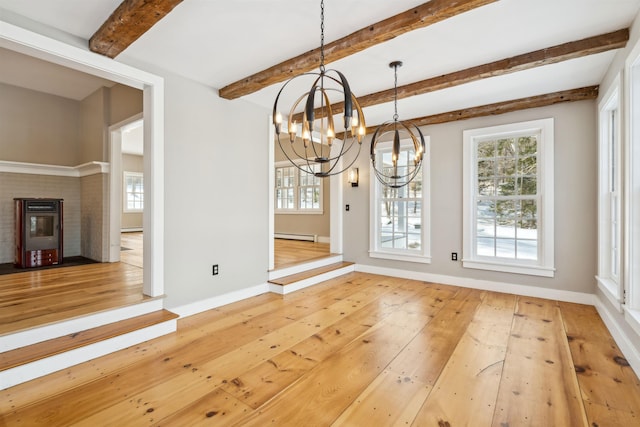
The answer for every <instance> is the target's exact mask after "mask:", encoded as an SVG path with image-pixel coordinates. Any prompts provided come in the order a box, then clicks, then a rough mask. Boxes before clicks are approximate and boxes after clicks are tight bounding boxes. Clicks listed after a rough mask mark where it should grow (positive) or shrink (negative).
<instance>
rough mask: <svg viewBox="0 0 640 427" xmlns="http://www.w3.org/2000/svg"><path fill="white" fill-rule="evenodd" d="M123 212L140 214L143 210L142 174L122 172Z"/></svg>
mask: <svg viewBox="0 0 640 427" xmlns="http://www.w3.org/2000/svg"><path fill="white" fill-rule="evenodd" d="M123 195H124V202H123V205H122V206H123V211H124V212H142V210H143V208H144V182H143V176H142V173H139V172H124V191H123Z"/></svg>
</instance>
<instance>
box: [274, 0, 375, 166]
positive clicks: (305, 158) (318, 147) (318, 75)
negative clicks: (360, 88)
mask: <svg viewBox="0 0 640 427" xmlns="http://www.w3.org/2000/svg"><path fill="white" fill-rule="evenodd" d="M299 78H306V79H309V80H311V82H312V83H311V88H310V89H309V91H308V92H306V93H303V94H302V95H300V96H299V97H298V98H297V100H296V101H295V102H294V103H293V105H292V106H291V108H290V109H289V114H288V118H287V123H286V127H283V123H282V121H283V117H282V114H281V113H280V112H279V110H278V102H279V100H280V97H281V96H282V95H283V91H284V90H285V88H286V87H287V86H288V85H289V84H290V83H292V82H293V81H294V80H296V79H299ZM332 102H333V103H337V102H342V103H343V104H344V117H343V121H342V123H340V125H341V128H340V129H338V130H336V128H335V124H334V120H333V115H334V113H333V109H332V107H331V105H332ZM299 106H303V107H304V110H303V113H302V116H301V117H302V118H301V122H302V123H301V124H298V123H297V121H296V120H295V117H296V112H297V111H298V107H299ZM298 116H299V115H298ZM273 125H274V127H275V133H276V138H277V139H278V145H279V146H280V149H281V150H282V152H283V153H284V155H285V156H286V157H287V159H288V160H289V162H290V163H291V164H292V165H294V166H295V167H297V168H298V169H300V170H301V171H303V172H306V173H309V174H313V175H315V176H318V177H327V176H331V175H337V174H340V173H342V172H344V171H346V170H348V169H349V167H350V166H351V165H353V163H355V161H356V159H357V158H358V154H359V153H360V148H361V146H362V139H363V138H364V135H365V133H366V124H365V119H364V114H363V113H362V109H361V108H360V104H359V103H358V100H357V99H356V97H355V95H353V93H352V92H351V88H350V87H349V82H348V81H347V79H346V77H345V76H344V75H343V74H342V73H341V72H340V71H337V70H333V69H331V70H327V69H325V66H324V0H321V2H320V69H319V71H318V72H308V73H304V74H300V75H298V76H296V77H293V78H291V79H290V80H288V81H287V82H285V84H284V85H283V86H282V88H281V89H280V91H279V92H278V95H277V96H276V100H275V102H274V104H273ZM284 133H287V134H288V135H289V137H288V138H286V137H284V136H283V134H284ZM338 133H341V134H343V135H344V141H342V143H340V144H339V147H337V146H336V147H334V140H335V139H336V135H337V134H338ZM283 140H284V142H283ZM300 140H302V142H301V143H300ZM355 146H357V147H358V148H357V152H356V153H355V155H354V156H353V157H352V158H351V159H350V162H342V159H343V158H344V156H345V155H346V154H347V153H348V152H349V151H351V149H352V148H353V147H355ZM332 151H333V152H332ZM343 163H347V164H346V165H345V164H343Z"/></svg>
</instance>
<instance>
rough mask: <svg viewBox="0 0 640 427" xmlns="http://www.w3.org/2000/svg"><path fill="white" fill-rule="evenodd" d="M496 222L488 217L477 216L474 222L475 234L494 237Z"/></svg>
mask: <svg viewBox="0 0 640 427" xmlns="http://www.w3.org/2000/svg"><path fill="white" fill-rule="evenodd" d="M495 226H496V222H495V220H493V219H490V218H478V220H477V223H476V230H477V235H478V236H479V237H494V236H495V235H496V230H495Z"/></svg>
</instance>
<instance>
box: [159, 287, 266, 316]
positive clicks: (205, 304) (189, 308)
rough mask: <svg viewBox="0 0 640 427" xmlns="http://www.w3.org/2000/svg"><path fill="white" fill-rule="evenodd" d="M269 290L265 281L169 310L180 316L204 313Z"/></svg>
mask: <svg viewBox="0 0 640 427" xmlns="http://www.w3.org/2000/svg"><path fill="white" fill-rule="evenodd" d="M267 292H269V284H267V283H263V284H261V285H256V286H252V287H250V288H245V289H239V290H237V291H233V292H228V293H226V294H222V295H217V296H215V297H212V298H207V299H204V300H200V301H195V302H192V303H189V304H185V305H180V306H178V307H172V308H168V310H171V311H172V312H174V313H176V314H178V315H179V316H180V317H188V316H193V315H194V314H198V313H202V312H203V311H207V310H212V309H214V308H217V307H221V306H223V305H227V304H231V303H234V302H238V301H242V300H244V299H247V298H251V297H255V296H258V295H262V294H266V293H267Z"/></svg>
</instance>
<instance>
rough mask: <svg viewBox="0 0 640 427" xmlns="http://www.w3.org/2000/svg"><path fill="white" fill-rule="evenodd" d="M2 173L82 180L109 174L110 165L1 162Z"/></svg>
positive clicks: (102, 163) (95, 163) (97, 163)
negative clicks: (100, 174)
mask: <svg viewBox="0 0 640 427" xmlns="http://www.w3.org/2000/svg"><path fill="white" fill-rule="evenodd" d="M0 172H8V173H23V174H29V175H47V176H68V177H73V178H78V177H79V178H82V177H85V176H90V175H97V174H99V173H109V163H105V162H88V163H83V164H81V165H78V166H60V165H46V164H41V163H23V162H9V161H6V160H0Z"/></svg>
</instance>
